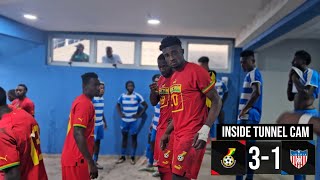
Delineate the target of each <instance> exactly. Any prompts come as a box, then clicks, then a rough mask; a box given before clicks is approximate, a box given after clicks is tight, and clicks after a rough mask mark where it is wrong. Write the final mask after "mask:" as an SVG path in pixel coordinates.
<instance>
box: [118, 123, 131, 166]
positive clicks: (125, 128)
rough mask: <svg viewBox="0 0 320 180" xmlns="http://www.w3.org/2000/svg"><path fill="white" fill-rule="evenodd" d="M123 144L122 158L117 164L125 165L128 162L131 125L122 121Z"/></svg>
mask: <svg viewBox="0 0 320 180" xmlns="http://www.w3.org/2000/svg"><path fill="white" fill-rule="evenodd" d="M121 133H122V144H121V157H120V159H119V160H118V161H117V164H119V163H123V162H124V161H125V160H126V151H127V144H128V135H129V123H127V122H124V121H122V123H121Z"/></svg>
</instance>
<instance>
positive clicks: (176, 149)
mask: <svg viewBox="0 0 320 180" xmlns="http://www.w3.org/2000/svg"><path fill="white" fill-rule="evenodd" d="M193 138H194V134H193V135H188V136H183V137H180V138H179V137H177V136H175V139H174V145H173V159H172V173H174V174H177V175H179V176H183V177H186V178H189V179H197V177H198V173H199V170H200V167H201V163H202V160H203V156H204V153H205V151H206V148H203V149H201V150H196V149H194V148H193V147H192V143H193Z"/></svg>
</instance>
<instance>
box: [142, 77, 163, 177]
mask: <svg viewBox="0 0 320 180" xmlns="http://www.w3.org/2000/svg"><path fill="white" fill-rule="evenodd" d="M159 78H160V74H155V75H153V76H152V82H153V83H157V82H158V81H159ZM159 117H160V103H158V104H157V105H156V106H154V115H153V118H152V122H151V126H150V132H149V135H148V144H147V150H146V157H147V159H148V164H147V166H146V167H143V168H141V169H139V170H140V171H149V172H154V171H156V170H155V168H154V166H153V162H154V145H155V140H156V135H157V126H158V123H159Z"/></svg>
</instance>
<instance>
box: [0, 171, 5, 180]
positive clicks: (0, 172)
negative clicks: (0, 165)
mask: <svg viewBox="0 0 320 180" xmlns="http://www.w3.org/2000/svg"><path fill="white" fill-rule="evenodd" d="M0 180H4V172H3V171H0Z"/></svg>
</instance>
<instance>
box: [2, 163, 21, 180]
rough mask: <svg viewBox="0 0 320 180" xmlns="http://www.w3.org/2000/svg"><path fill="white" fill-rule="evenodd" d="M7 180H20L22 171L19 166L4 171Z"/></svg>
mask: <svg viewBox="0 0 320 180" xmlns="http://www.w3.org/2000/svg"><path fill="white" fill-rule="evenodd" d="M4 174H5V179H6V180H20V179H21V176H20V170H19V166H14V167H11V168H8V169H5V170H4Z"/></svg>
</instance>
